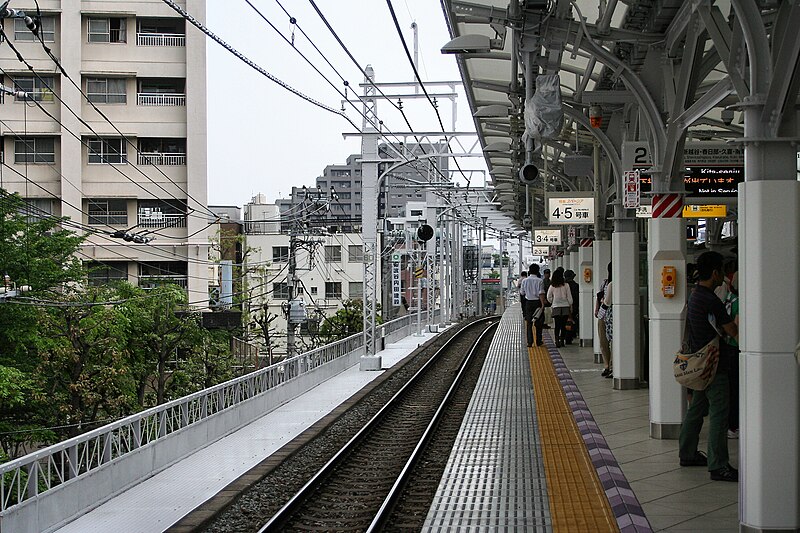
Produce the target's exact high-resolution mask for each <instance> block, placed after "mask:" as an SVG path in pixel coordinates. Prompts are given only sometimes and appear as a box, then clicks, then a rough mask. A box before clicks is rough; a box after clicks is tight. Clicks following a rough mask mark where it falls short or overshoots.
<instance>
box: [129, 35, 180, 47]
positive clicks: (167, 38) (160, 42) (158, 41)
mask: <svg viewBox="0 0 800 533" xmlns="http://www.w3.org/2000/svg"><path fill="white" fill-rule="evenodd" d="M136 45H137V46H186V35H179V34H174V33H137V34H136Z"/></svg>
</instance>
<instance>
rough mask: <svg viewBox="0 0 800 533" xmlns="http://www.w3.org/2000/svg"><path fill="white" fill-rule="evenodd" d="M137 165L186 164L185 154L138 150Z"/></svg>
mask: <svg viewBox="0 0 800 533" xmlns="http://www.w3.org/2000/svg"><path fill="white" fill-rule="evenodd" d="M137 164H139V165H158V166H181V165H185V164H186V154H163V153H160V152H139V156H138V157H137Z"/></svg>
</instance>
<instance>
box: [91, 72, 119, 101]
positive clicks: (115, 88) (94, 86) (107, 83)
mask: <svg viewBox="0 0 800 533" xmlns="http://www.w3.org/2000/svg"><path fill="white" fill-rule="evenodd" d="M125 81H126V80H125V78H87V80H86V96H88V97H89V101H90V102H94V103H95V104H124V103H126V102H127V95H126V91H125Z"/></svg>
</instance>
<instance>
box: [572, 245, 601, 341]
mask: <svg viewBox="0 0 800 533" xmlns="http://www.w3.org/2000/svg"><path fill="white" fill-rule="evenodd" d="M592 251H593V248H592V247H591V246H584V247H581V248H579V249H578V266H577V269H576V270H575V279H576V280H577V281H578V290H579V300H578V312H579V315H580V316H579V317H578V332H579V333H580V339H581V347H584V346H591V345H592V341H593V339H594V330H595V327H596V324H597V322H596V321H595V318H594V295H595V291H594V283H593V281H594V279H593V278H594V276H593V275H592V272H593V270H594V269H593V268H592ZM587 269H588V271H589V278H588V281H587V276H586V270H587Z"/></svg>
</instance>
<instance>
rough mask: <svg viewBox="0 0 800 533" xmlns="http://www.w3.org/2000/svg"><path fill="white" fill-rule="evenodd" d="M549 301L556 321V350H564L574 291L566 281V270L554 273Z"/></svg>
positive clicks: (548, 295) (548, 293)
mask: <svg viewBox="0 0 800 533" xmlns="http://www.w3.org/2000/svg"><path fill="white" fill-rule="evenodd" d="M547 301H548V302H550V305H551V306H552V309H553V320H555V334H556V348H562V347H563V346H564V343H565V341H566V338H565V337H566V334H567V331H566V329H565V326H566V325H567V319H568V318H569V317H570V316H571V315H572V291H570V289H569V285H567V283H566V281H565V280H564V269H562V268H557V269H556V271H555V272H553V280H552V283H551V284H550V288H549V289H548V290H547Z"/></svg>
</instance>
